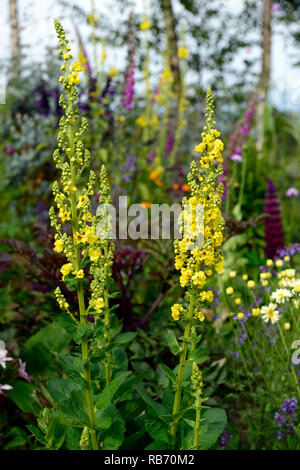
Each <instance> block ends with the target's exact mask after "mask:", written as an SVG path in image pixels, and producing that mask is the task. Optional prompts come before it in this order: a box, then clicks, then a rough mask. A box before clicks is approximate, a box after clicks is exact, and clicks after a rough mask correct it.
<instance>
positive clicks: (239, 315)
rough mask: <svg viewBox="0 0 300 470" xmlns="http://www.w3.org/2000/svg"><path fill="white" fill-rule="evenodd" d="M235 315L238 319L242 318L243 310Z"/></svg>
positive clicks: (243, 316)
mask: <svg viewBox="0 0 300 470" xmlns="http://www.w3.org/2000/svg"><path fill="white" fill-rule="evenodd" d="M237 317H238V320H244V318H245V315H244V314H243V312H239V313H238V314H237Z"/></svg>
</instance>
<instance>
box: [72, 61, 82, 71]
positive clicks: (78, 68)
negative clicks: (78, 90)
mask: <svg viewBox="0 0 300 470" xmlns="http://www.w3.org/2000/svg"><path fill="white" fill-rule="evenodd" d="M72 70H73V72H82V71H83V70H84V68H83V67H82V65H81V64H80V63H79V62H77V61H76V60H75V62H74V63H73V65H72Z"/></svg>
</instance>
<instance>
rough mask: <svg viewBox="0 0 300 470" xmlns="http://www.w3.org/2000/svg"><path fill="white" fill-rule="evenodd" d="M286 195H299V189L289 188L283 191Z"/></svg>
mask: <svg viewBox="0 0 300 470" xmlns="http://www.w3.org/2000/svg"><path fill="white" fill-rule="evenodd" d="M285 194H286V195H287V197H292V196H296V197H297V196H299V191H298V189H296V188H289V189H288V190H287V192H286V193H285Z"/></svg>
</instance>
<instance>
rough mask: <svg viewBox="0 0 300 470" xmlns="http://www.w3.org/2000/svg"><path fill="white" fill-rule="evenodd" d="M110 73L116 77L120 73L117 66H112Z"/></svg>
mask: <svg viewBox="0 0 300 470" xmlns="http://www.w3.org/2000/svg"><path fill="white" fill-rule="evenodd" d="M108 75H109V76H110V77H112V78H113V77H116V76H117V75H118V69H117V68H116V67H112V68H111V69H110V71H109V72H108Z"/></svg>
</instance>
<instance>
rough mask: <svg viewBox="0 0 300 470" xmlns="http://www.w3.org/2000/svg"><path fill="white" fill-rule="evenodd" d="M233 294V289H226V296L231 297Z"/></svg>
mask: <svg viewBox="0 0 300 470" xmlns="http://www.w3.org/2000/svg"><path fill="white" fill-rule="evenodd" d="M233 293H234V290H233V287H227V289H226V294H227V295H232V294H233Z"/></svg>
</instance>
